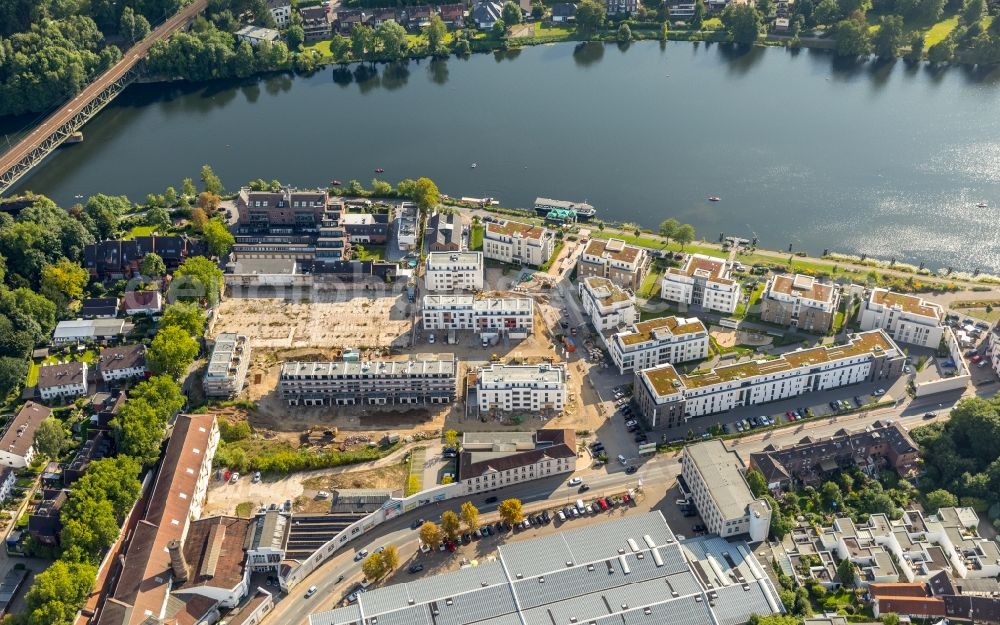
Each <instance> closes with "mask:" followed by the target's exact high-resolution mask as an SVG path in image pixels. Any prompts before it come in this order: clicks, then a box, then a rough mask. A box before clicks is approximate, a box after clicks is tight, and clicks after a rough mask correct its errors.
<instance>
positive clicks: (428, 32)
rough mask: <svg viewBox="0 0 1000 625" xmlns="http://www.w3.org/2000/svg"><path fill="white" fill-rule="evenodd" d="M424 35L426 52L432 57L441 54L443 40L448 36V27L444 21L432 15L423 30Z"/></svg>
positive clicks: (438, 16) (436, 15)
mask: <svg viewBox="0 0 1000 625" xmlns="http://www.w3.org/2000/svg"><path fill="white" fill-rule="evenodd" d="M424 35H425V36H426V37H427V50H428V52H430V53H431V54H433V55H439V54H442V53H443V52H444V50H445V48H444V40H445V37H447V36H448V27H447V26H445V23H444V20H442V19H441V16H440V15H438V14H436V13H435V14H434V15H432V16H431V21H430V23H429V24H428V25H427V27H426V28H425V29H424Z"/></svg>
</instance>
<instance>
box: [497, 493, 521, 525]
mask: <svg viewBox="0 0 1000 625" xmlns="http://www.w3.org/2000/svg"><path fill="white" fill-rule="evenodd" d="M497 512H498V513H499V514H500V520H501V521H503V522H504V523H506V524H507V525H514V524H516V523H520V522H521V521H523V520H524V512H523V510H522V509H521V500H520V499H514V498H511V499H504V500H503V501H501V502H500V505H499V506H497Z"/></svg>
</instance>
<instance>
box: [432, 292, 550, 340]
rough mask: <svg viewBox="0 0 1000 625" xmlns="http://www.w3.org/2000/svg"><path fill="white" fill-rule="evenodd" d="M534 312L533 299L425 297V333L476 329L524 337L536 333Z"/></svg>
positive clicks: (488, 332) (459, 296) (483, 331)
mask: <svg viewBox="0 0 1000 625" xmlns="http://www.w3.org/2000/svg"><path fill="white" fill-rule="evenodd" d="M534 311H535V302H534V300H532V299H531V298H530V297H477V296H475V295H425V296H424V299H423V310H422V315H421V317H422V319H423V326H424V329H425V330H473V331H475V332H480V333H486V334H501V333H504V334H509V335H511V336H514V335H517V336H518V337H519V338H524V337H525V336H527V335H528V334H531V332H532V329H533V326H534ZM521 335H523V336H521Z"/></svg>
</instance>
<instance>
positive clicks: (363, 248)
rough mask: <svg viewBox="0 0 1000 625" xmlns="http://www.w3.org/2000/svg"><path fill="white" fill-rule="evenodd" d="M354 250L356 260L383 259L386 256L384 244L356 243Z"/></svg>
mask: <svg viewBox="0 0 1000 625" xmlns="http://www.w3.org/2000/svg"><path fill="white" fill-rule="evenodd" d="M352 250H353V252H354V258H355V259H356V260H382V259H384V258H385V246H384V245H355V246H354V248H352Z"/></svg>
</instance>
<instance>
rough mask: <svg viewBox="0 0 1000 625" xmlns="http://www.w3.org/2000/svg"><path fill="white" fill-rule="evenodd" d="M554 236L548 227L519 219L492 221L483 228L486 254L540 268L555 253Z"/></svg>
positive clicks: (487, 256)
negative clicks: (522, 221)
mask: <svg viewBox="0 0 1000 625" xmlns="http://www.w3.org/2000/svg"><path fill="white" fill-rule="evenodd" d="M554 238H555V235H554V233H553V232H552V231H551V230H549V229H548V228H542V227H540V226H532V225H530V224H522V223H518V222H516V221H506V222H504V223H496V222H490V223H487V224H486V228H485V230H484V231H483V255H484V256H485V257H486V258H490V259H493V260H499V261H501V262H504V263H515V264H518V265H533V266H535V267H538V266H541V265H543V264H545V262H546V261H548V260H549V257H551V256H552V249H553V247H554V244H553V241H554Z"/></svg>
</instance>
